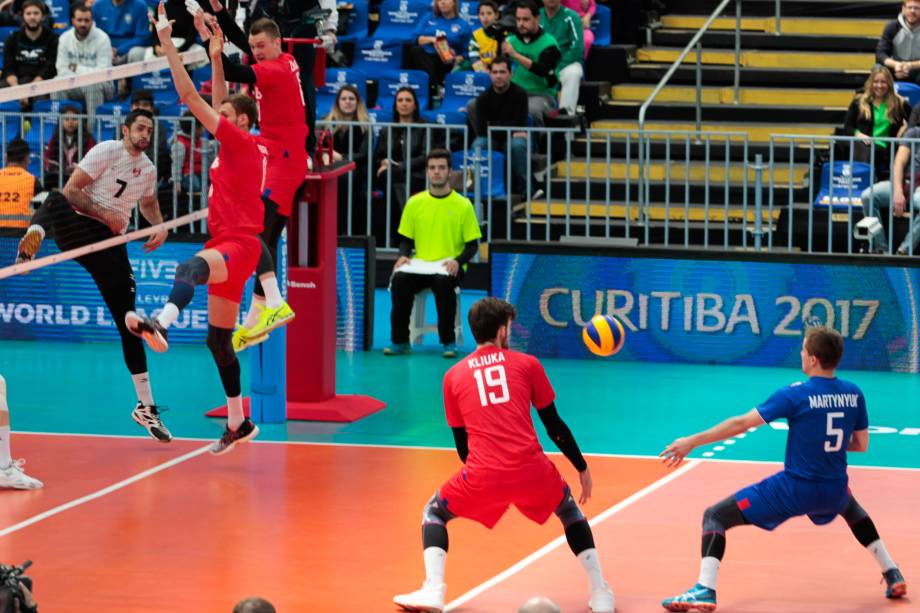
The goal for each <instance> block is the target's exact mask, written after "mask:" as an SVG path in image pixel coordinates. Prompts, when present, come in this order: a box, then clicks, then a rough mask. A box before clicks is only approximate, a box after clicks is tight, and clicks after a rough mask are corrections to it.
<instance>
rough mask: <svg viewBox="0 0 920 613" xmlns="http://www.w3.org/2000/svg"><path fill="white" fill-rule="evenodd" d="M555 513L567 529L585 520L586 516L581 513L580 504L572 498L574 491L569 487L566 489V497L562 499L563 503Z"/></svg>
mask: <svg viewBox="0 0 920 613" xmlns="http://www.w3.org/2000/svg"><path fill="white" fill-rule="evenodd" d="M553 512H554V513H555V514H556V517H558V518H559V521H561V522H562V525H563V526H564V527H566V528H568V527H569V526H571V525H573V524H575V523H576V522H579V521H582V520H584V519H585V514H584V513H582V512H581V509H580V508H579V506H578V503H577V502H575V498H573V497H572V491H571V490H570V489H569V488H568V487H566V488H565V496H564V497H563V498H562V502H560V503H559V506H558V507H556V510H555V511H553Z"/></svg>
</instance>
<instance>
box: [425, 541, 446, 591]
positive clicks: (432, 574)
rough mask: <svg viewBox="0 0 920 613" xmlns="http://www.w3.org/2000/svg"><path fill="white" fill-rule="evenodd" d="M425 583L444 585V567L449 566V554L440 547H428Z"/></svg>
mask: <svg viewBox="0 0 920 613" xmlns="http://www.w3.org/2000/svg"><path fill="white" fill-rule="evenodd" d="M424 555H425V583H430V584H433V585H440V584H442V583H444V566H445V565H446V564H447V552H446V551H444V550H443V549H441V548H440V547H426V548H425V551H424Z"/></svg>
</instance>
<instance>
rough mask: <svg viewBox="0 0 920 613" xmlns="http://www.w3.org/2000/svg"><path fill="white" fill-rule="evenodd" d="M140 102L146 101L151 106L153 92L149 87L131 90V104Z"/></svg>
mask: <svg viewBox="0 0 920 613" xmlns="http://www.w3.org/2000/svg"><path fill="white" fill-rule="evenodd" d="M141 102H147V103H149V104H150V106H153V92H152V91H150V90H149V89H136V90H134V91H133V92H131V104H132V105H135V104H140V103H141Z"/></svg>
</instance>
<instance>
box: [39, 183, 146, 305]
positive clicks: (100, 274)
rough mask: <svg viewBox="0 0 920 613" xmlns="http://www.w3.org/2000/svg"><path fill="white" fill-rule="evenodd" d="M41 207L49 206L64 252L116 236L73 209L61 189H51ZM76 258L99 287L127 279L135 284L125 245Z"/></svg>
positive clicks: (107, 228) (99, 223)
mask: <svg viewBox="0 0 920 613" xmlns="http://www.w3.org/2000/svg"><path fill="white" fill-rule="evenodd" d="M42 206H44V207H47V209H48V210H47V212H48V214H49V215H50V218H51V221H52V226H51V229H52V230H53V233H54V240H55V242H56V243H57V245H58V248H60V250H61V251H69V250H71V249H76V248H78V247H85V246H86V245H91V244H93V243H98V242H99V241H103V240H105V239H108V238H112V237H113V236H114V234H112V231H111V230H110V229H109V227H108V226H107V225H105V224H104V223H102V222H100V221H97V220H95V219H92V218H91V217H86V216H85V215H80V214H78V213H77V212H76V211H74V209H73V207H72V206H70V203H69V202H68V201H67V198H65V197H64V195H63V194H61V193H60V192H51V194H50V195H49V196H48V199H47V200H46V201H45V203H44V204H43V205H42ZM76 260H77V262H79V263H80V265H82V266H83V267H84V268H85V269H86V270H87V272H89V273H90V275H92V277H93V279H94V280H95V281H96V285H98V286H99V288H100V289H102V286H103V285H108V284H109V282H119V281H121V282H124V281H125V280H129V281H130V284H131V285H132V286H133V285H134V271H133V270H132V268H131V262H130V261H129V260H128V248H127V246H126V245H125V244H121V245H116V246H115V247H109V248H108V249H104V250H102V251H96V252H93V253H87V254H85V255H81V256H80V257H78V258H76Z"/></svg>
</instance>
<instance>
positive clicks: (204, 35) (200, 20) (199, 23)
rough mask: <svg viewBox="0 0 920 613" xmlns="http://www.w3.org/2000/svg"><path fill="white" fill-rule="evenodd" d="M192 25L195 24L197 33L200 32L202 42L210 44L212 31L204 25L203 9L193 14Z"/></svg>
mask: <svg viewBox="0 0 920 613" xmlns="http://www.w3.org/2000/svg"><path fill="white" fill-rule="evenodd" d="M186 6H188V3H186ZM192 23H194V24H195V31H196V32H198V36H199V37H201V41H202V42H208V41H209V40H210V39H211V30H209V29H208V26H207V25H205V23H204V11H203V10H201V8H199V9H198V10H197V11H196V12H194V13H192Z"/></svg>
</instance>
